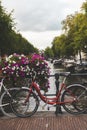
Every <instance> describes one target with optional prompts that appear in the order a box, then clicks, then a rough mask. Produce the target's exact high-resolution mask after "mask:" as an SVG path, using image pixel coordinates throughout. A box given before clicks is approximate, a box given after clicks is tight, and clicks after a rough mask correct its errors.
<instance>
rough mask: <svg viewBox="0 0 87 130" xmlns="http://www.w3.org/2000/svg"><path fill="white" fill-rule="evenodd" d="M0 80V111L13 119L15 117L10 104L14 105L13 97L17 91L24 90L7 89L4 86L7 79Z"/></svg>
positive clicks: (2, 77) (4, 77) (3, 77)
mask: <svg viewBox="0 0 87 130" xmlns="http://www.w3.org/2000/svg"><path fill="white" fill-rule="evenodd" d="M0 78H1V81H0V92H2V93H1V97H0V109H1V111H2V113H3V114H4V115H5V116H8V117H15V116H16V115H15V114H14V113H13V111H12V107H11V104H12V103H14V100H13V95H14V94H15V93H16V92H18V91H19V90H21V89H25V88H24V87H22V88H17V87H13V88H9V89H8V88H7V87H6V85H4V81H5V80H7V79H8V77H6V76H0ZM26 89H27V88H26Z"/></svg>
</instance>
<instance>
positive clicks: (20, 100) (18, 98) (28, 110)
mask: <svg viewBox="0 0 87 130" xmlns="http://www.w3.org/2000/svg"><path fill="white" fill-rule="evenodd" d="M28 94H29V90H28V89H21V90H20V91H18V92H17V93H16V94H15V95H14V97H13V100H14V102H11V107H12V110H13V111H14V113H15V114H16V115H17V116H18V117H30V116H32V115H33V114H34V113H35V112H36V111H37V109H38V106H39V99H38V97H37V96H36V94H35V93H33V92H32V93H31V94H30V96H29V99H28V101H27V102H26V103H25V100H26V98H27V96H28Z"/></svg>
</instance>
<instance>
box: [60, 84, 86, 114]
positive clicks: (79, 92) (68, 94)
mask: <svg viewBox="0 0 87 130" xmlns="http://www.w3.org/2000/svg"><path fill="white" fill-rule="evenodd" d="M75 98H76V100H75ZM69 100H72V102H70V103H69V102H68V103H65V104H63V108H64V109H65V110H66V111H67V112H68V113H70V114H81V113H83V112H85V111H86V110H87V90H86V88H85V87H84V86H82V85H80V84H74V85H71V86H69V87H67V89H66V90H65V91H64V93H63V94H62V98H61V101H62V102H67V101H69Z"/></svg>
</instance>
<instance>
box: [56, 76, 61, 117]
mask: <svg viewBox="0 0 87 130" xmlns="http://www.w3.org/2000/svg"><path fill="white" fill-rule="evenodd" d="M55 85H56V95H57V93H58V91H59V75H58V74H55ZM58 113H60V114H62V110H61V105H56V111H55V114H56V115H57V114H58Z"/></svg>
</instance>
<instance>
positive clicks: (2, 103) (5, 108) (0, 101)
mask: <svg viewBox="0 0 87 130" xmlns="http://www.w3.org/2000/svg"><path fill="white" fill-rule="evenodd" d="M17 91H19V88H11V89H8V90H7V91H5V92H4V93H2V95H1V98H0V109H1V111H2V113H3V114H4V115H5V116H8V117H15V114H14V113H13V111H12V108H11V100H12V96H13V95H14V94H15V93H16V92H17Z"/></svg>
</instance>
